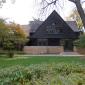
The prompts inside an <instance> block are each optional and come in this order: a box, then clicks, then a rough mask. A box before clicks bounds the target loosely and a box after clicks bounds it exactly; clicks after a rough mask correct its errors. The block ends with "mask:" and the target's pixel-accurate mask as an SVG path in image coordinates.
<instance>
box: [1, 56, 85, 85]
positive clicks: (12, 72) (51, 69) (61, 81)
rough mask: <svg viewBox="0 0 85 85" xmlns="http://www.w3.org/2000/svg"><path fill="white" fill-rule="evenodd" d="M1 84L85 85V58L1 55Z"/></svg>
mask: <svg viewBox="0 0 85 85" xmlns="http://www.w3.org/2000/svg"><path fill="white" fill-rule="evenodd" d="M0 85H85V60H81V59H80V57H77V56H76V57H71V56H67V57H66V56H27V57H26V56H23V57H15V58H6V57H3V56H1V57H0Z"/></svg>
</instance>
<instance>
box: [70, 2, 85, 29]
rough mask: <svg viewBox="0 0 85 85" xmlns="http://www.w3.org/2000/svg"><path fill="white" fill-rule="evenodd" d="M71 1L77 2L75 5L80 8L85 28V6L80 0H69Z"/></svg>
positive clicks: (79, 11)
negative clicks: (83, 6) (84, 6)
mask: <svg viewBox="0 0 85 85" xmlns="http://www.w3.org/2000/svg"><path fill="white" fill-rule="evenodd" d="M69 1H71V2H73V3H75V5H76V7H77V10H78V13H79V15H80V17H81V20H82V23H83V26H84V29H85V14H84V10H83V8H82V6H81V3H80V0H69Z"/></svg>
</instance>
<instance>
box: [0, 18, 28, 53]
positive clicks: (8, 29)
mask: <svg viewBox="0 0 85 85" xmlns="http://www.w3.org/2000/svg"><path fill="white" fill-rule="evenodd" d="M26 39H27V36H26V34H25V32H24V30H23V29H22V28H21V26H20V25H17V24H14V23H13V24H10V25H8V24H6V23H5V21H4V20H3V19H0V45H1V46H2V48H3V49H4V50H7V51H8V53H9V54H11V53H13V51H14V50H21V49H22V48H23V46H24V44H25V43H26Z"/></svg>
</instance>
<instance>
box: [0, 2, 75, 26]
mask: <svg viewBox="0 0 85 85" xmlns="http://www.w3.org/2000/svg"><path fill="white" fill-rule="evenodd" d="M74 7H75V5H74V4H73V3H71V2H68V1H67V0H66V4H65V5H64V8H63V11H62V10H61V11H60V12H59V13H60V15H61V16H62V17H66V16H68V15H69V14H70V12H71V11H72V9H73V8H74ZM38 8H39V7H38V4H35V2H34V0H16V2H15V3H14V4H11V0H7V3H5V4H4V6H3V7H2V8H0V17H3V18H7V19H8V20H10V21H14V22H16V23H18V24H28V22H29V21H30V20H32V19H33V18H38V16H37V14H38V11H37V10H38ZM48 13H49V12H48Z"/></svg>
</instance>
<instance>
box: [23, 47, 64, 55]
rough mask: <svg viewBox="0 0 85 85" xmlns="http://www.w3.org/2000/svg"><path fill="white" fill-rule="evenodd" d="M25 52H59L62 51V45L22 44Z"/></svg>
mask: <svg viewBox="0 0 85 85" xmlns="http://www.w3.org/2000/svg"><path fill="white" fill-rule="evenodd" d="M23 51H24V53H27V54H59V53H61V52H63V51H64V49H63V46H24V49H23Z"/></svg>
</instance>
